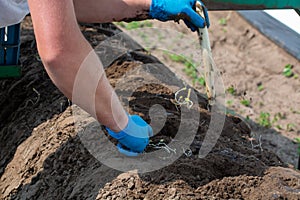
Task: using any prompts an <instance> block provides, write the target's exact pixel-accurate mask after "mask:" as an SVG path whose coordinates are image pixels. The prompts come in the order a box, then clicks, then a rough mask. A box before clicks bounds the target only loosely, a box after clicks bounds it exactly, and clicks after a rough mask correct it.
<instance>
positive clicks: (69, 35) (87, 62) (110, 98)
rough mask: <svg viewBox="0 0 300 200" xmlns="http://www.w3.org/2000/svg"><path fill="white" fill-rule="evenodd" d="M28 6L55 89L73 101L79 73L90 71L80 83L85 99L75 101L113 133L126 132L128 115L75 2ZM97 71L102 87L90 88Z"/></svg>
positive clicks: (38, 2)
mask: <svg viewBox="0 0 300 200" xmlns="http://www.w3.org/2000/svg"><path fill="white" fill-rule="evenodd" d="M28 3H29V7H30V11H31V16H32V21H33V25H34V30H35V36H36V40H37V45H38V50H39V54H40V56H41V58H42V60H43V63H44V65H45V68H46V70H47V72H48V74H49V76H50V78H51V79H52V81H53V82H54V83H55V85H56V86H57V87H58V88H59V89H60V90H61V91H62V92H63V93H64V94H65V95H66V96H67V97H68V98H70V99H72V97H73V89H74V88H73V87H74V84H75V79H76V77H77V75H78V71H79V70H80V69H81V68H84V69H89V71H84V73H83V78H81V79H79V80H78V81H79V82H77V85H79V86H80V88H79V90H80V91H79V93H80V94H82V96H80V98H77V99H72V100H73V101H74V103H76V104H77V105H79V106H80V107H81V108H83V109H84V110H85V111H87V112H89V113H90V114H92V115H93V116H94V117H95V118H97V119H98V121H100V123H101V124H103V125H105V126H107V127H109V128H111V129H112V130H115V131H119V130H121V129H122V128H124V127H125V126H126V124H127V116H126V113H125V111H124V110H123V108H122V106H121V104H120V102H119V101H118V98H117V96H116V95H114V91H113V89H112V87H111V86H110V84H109V82H108V80H107V78H106V76H105V73H104V70H103V68H102V65H101V62H100V60H99V59H98V57H97V55H96V54H95V52H94V51H93V50H92V48H91V46H90V45H89V43H88V42H87V41H86V40H85V38H84V37H83V35H82V34H81V32H80V30H79V27H78V25H77V20H76V17H75V13H74V7H73V2H72V0H52V1H47V0H42V1H41V0H28ZM94 71H96V72H98V74H97V76H99V77H100V81H99V83H98V84H97V82H96V84H94V85H96V86H95V87H96V88H95V87H94V86H93V85H89V84H91V83H92V80H93V79H94V76H95V73H94ZM97 80H98V79H97ZM93 83H95V81H94V82H93ZM93 87H94V88H95V90H96V91H94V90H93V89H92V88H93ZM93 102H96V103H95V104H92V103H93ZM112 102H114V104H112ZM111 105H114V108H112V106H111ZM94 109H95V112H94V111H93V110H94ZM93 112H94V113H93ZM114 112H115V113H114ZM95 115H96V116H95Z"/></svg>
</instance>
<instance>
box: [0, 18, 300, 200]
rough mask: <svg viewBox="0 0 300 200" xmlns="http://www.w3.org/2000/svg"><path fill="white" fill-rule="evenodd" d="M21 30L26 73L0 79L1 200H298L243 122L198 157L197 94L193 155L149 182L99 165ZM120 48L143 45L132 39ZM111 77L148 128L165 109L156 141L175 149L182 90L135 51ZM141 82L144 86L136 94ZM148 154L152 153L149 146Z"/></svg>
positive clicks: (291, 183)
mask: <svg viewBox="0 0 300 200" xmlns="http://www.w3.org/2000/svg"><path fill="white" fill-rule="evenodd" d="M22 28H23V30H22V38H21V40H22V44H21V49H22V51H21V64H22V69H23V75H22V77H21V78H17V79H9V80H8V79H6V80H1V81H0V86H1V90H0V93H1V99H0V105H1V111H0V122H1V124H0V127H1V130H0V147H1V156H0V174H1V182H0V199H43V200H44V199H49V200H50V199H51V200H52V199H300V181H299V180H300V173H299V172H298V171H295V170H293V169H290V168H288V167H287V165H286V164H284V163H283V162H282V161H281V160H280V159H279V158H278V156H276V155H275V154H274V153H272V152H270V151H268V150H266V149H261V148H258V147H253V145H252V143H251V140H252V138H251V136H250V132H251V131H250V129H249V128H248V125H247V124H245V123H244V122H243V121H242V120H240V119H239V118H236V117H232V116H226V120H225V126H224V129H223V131H222V134H221V137H220V138H219V140H218V142H217V144H216V146H215V147H214V148H213V150H212V151H211V152H210V153H209V154H208V156H206V157H205V158H203V159H200V158H198V151H199V148H200V147H201V141H203V138H204V136H205V134H206V131H207V128H208V126H209V122H210V117H211V114H210V112H208V111H207V109H206V108H207V102H206V100H205V99H204V98H203V97H202V95H201V94H198V93H197V97H198V103H199V108H198V109H194V110H193V111H192V112H200V113H201V115H200V121H201V123H200V124H201V125H200V126H199V127H198V131H197V134H196V137H195V140H194V141H193V143H192V144H191V146H190V149H191V151H192V155H191V156H186V155H183V156H181V157H180V158H179V159H178V160H177V161H175V162H174V163H173V164H171V165H169V166H167V167H165V168H163V169H160V170H157V171H154V172H149V173H145V174H139V173H138V172H136V171H130V172H125V173H124V172H120V171H117V170H114V169H111V168H109V167H106V166H105V165H103V164H101V163H100V162H99V161H98V160H97V159H96V158H94V157H93V156H92V155H91V154H90V153H89V152H88V150H87V149H86V148H85V146H84V145H83V143H82V142H81V140H80V138H79V136H78V135H77V132H76V129H75V127H74V126H75V125H74V119H73V116H72V108H71V107H72V106H71V105H70V104H71V103H70V102H69V101H68V100H67V99H66V98H65V97H64V96H63V95H62V94H61V93H60V92H59V91H58V90H57V89H56V87H55V86H54V85H53V84H52V83H51V81H50V79H49V77H48V76H47V74H46V72H45V71H44V69H43V65H42V63H41V62H40V59H39V57H38V54H37V51H36V45H35V40H34V36H33V30H32V27H31V23H30V19H29V18H27V19H26V20H25V21H24V23H23V26H22ZM82 30H83V32H84V35H85V36H86V38H87V39H88V40H89V41H90V42H91V44H92V45H93V46H94V47H95V46H97V45H98V44H99V43H100V42H101V41H103V40H105V39H106V38H108V37H111V36H113V35H114V34H116V33H119V30H117V29H116V28H115V27H114V26H113V25H111V24H93V25H82ZM124 41H127V42H128V43H130V45H133V46H135V47H136V45H137V44H134V43H133V42H132V41H131V40H130V38H125V40H124ZM130 45H129V46H130ZM137 46H138V45H137ZM128 48H129V50H130V47H128ZM107 51H110V50H109V49H108V50H107ZM111 52H113V51H111ZM100 56H101V55H100ZM145 66H146V67H147V69H148V70H150V71H151V72H152V73H151V74H153V76H152V77H150V76H149V77H143V76H139V75H135V77H131V78H133V79H132V80H133V82H131V83H127V84H128V85H126V84H124V85H123V84H122V85H118V83H119V81H120V79H121V78H122V77H123V75H124V74H126V73H127V72H128V71H130V70H133V69H137V70H140V69H142V68H144V67H145ZM106 73H107V76H108V78H109V80H110V82H111V84H112V85H113V86H115V87H116V88H117V89H118V91H119V92H120V91H121V94H122V95H123V96H121V99H122V101H123V102H125V106H126V105H127V107H126V108H127V109H128V111H129V112H130V113H131V114H139V115H140V116H142V117H143V118H144V119H145V120H146V121H147V122H149V123H150V122H151V121H150V116H149V109H150V107H151V106H152V105H155V104H159V105H162V106H163V107H164V108H165V110H167V112H168V113H169V115H168V118H167V122H166V123H165V125H164V127H163V128H162V130H161V131H160V132H159V133H158V134H157V135H155V136H154V138H152V142H153V143H156V142H158V141H160V140H161V139H164V141H165V142H166V143H168V142H170V141H171V140H172V138H174V137H175V135H174V133H176V131H177V129H178V126H179V124H180V112H181V109H180V108H177V107H176V105H175V104H174V103H173V101H172V100H174V92H173V90H172V89H170V88H180V87H182V86H183V83H182V82H181V81H180V80H179V79H177V78H176V77H175V75H174V74H173V73H172V72H171V71H169V69H168V68H167V67H164V66H163V65H162V64H161V63H160V62H159V61H158V60H157V59H156V58H154V57H152V56H151V55H148V54H147V52H145V51H143V50H142V49H140V50H132V51H131V50H130V51H129V53H128V52H127V53H126V54H124V55H123V56H121V57H118V58H117V59H115V60H114V61H113V62H111V63H108V64H107V65H106ZM161 74H163V75H164V77H163V81H162V79H161V76H160V75H161ZM147 80H159V81H160V82H161V84H148V83H146V82H147ZM164 81H165V82H164ZM137 82H139V83H142V84H141V86H139V87H137V88H135V85H136V83H137ZM144 83H145V84H144ZM33 88H34V90H33ZM118 91H117V92H118ZM124 91H125V92H124ZM126 94H130V96H126ZM131 94H132V95H131ZM126 102H127V103H128V104H126ZM151 123H152V122H151ZM191 123H194V122H191ZM253 142H257V141H253ZM100 148H101V147H100ZM147 151H148V152H150V151H154V149H152V148H151V147H150V146H149V147H148V148H147Z"/></svg>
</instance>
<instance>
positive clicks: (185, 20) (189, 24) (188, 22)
mask: <svg viewBox="0 0 300 200" xmlns="http://www.w3.org/2000/svg"><path fill="white" fill-rule="evenodd" d="M183 21H184V23H185V25H186V26H187V27H189V29H191V31H193V32H195V31H196V30H197V27H196V26H194V24H192V23H191V22H190V21H189V20H187V19H184V20H183Z"/></svg>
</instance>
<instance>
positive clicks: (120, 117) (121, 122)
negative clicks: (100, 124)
mask: <svg viewBox="0 0 300 200" xmlns="http://www.w3.org/2000/svg"><path fill="white" fill-rule="evenodd" d="M112 118H113V120H112V121H111V124H107V125H106V126H107V127H108V128H109V129H110V130H111V131H113V132H114V133H116V134H119V132H121V131H122V130H124V129H125V128H126V127H127V125H128V122H129V119H128V115H127V114H126V112H124V113H123V112H122V113H120V114H114V115H113V116H112Z"/></svg>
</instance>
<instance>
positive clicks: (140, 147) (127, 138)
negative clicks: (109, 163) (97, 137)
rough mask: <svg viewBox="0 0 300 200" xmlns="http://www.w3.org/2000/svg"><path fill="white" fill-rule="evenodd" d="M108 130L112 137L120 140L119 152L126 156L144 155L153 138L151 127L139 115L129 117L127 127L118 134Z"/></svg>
mask: <svg viewBox="0 0 300 200" xmlns="http://www.w3.org/2000/svg"><path fill="white" fill-rule="evenodd" d="M106 130H107V132H108V134H109V135H110V136H112V137H113V138H115V139H117V140H118V142H119V143H118V145H117V147H118V150H119V151H120V152H121V153H122V154H125V155H126V156H137V155H138V154H139V153H142V152H143V151H144V150H145V148H146V146H147V145H148V144H149V137H152V136H153V131H152V128H151V126H150V125H148V124H147V123H146V122H145V121H144V120H143V119H142V118H141V117H140V116H138V115H128V124H127V126H126V127H125V128H124V129H123V130H122V131H120V132H118V133H115V132H113V131H112V130H110V129H109V128H106ZM124 147H126V148H127V149H129V150H126V149H125V148H124Z"/></svg>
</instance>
